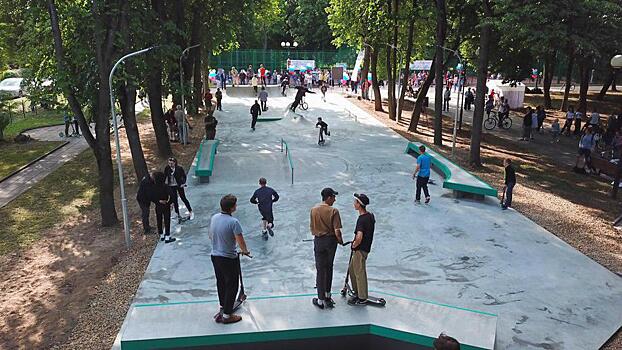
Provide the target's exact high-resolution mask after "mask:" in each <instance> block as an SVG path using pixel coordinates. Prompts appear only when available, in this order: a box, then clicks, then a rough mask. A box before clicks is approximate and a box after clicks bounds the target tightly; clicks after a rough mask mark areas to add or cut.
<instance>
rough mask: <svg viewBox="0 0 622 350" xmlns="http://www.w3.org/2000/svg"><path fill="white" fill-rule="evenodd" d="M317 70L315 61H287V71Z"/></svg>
mask: <svg viewBox="0 0 622 350" xmlns="http://www.w3.org/2000/svg"><path fill="white" fill-rule="evenodd" d="M313 68H315V60H287V70H289V71H293V70H309V69H313Z"/></svg>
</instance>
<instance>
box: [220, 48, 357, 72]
mask: <svg viewBox="0 0 622 350" xmlns="http://www.w3.org/2000/svg"><path fill="white" fill-rule="evenodd" d="M288 57H289V58H290V59H293V60H315V65H316V66H317V67H320V68H328V67H331V66H333V65H334V64H335V63H347V64H348V67H353V66H354V61H355V60H356V52H355V51H354V50H353V49H350V48H342V49H339V50H334V51H304V50H297V49H291V50H271V49H269V50H261V49H245V50H235V51H229V52H222V53H220V54H218V55H213V54H212V55H210V59H209V65H210V67H212V68H224V69H227V70H228V69H230V68H231V67H236V68H237V69H238V70H239V69H241V68H246V67H248V65H249V64H252V65H253V67H254V68H255V69H256V68H258V67H259V64H260V63H263V65H264V67H266V69H269V70H272V69H285V68H286V65H287V58H288Z"/></svg>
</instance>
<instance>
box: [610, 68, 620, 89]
mask: <svg viewBox="0 0 622 350" xmlns="http://www.w3.org/2000/svg"><path fill="white" fill-rule="evenodd" d="M618 71H619V69H615V70H614V71H613V79H612V80H611V91H618V87H617V85H616V79H617V78H618Z"/></svg>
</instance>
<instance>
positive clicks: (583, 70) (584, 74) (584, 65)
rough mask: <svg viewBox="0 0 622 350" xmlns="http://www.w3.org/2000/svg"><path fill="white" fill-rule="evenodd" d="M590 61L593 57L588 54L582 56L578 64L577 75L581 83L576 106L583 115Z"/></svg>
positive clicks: (588, 85)
mask: <svg viewBox="0 0 622 350" xmlns="http://www.w3.org/2000/svg"><path fill="white" fill-rule="evenodd" d="M592 62H593V59H592V58H591V57H589V56H588V57H584V58H582V59H581V62H580V64H579V72H580V73H579V75H580V77H581V83H580V87H579V106H578V107H577V111H579V112H581V113H583V115H585V113H586V112H587V92H588V89H589V87H590V75H591V72H592Z"/></svg>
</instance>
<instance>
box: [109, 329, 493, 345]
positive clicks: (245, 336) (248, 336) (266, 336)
mask: <svg viewBox="0 0 622 350" xmlns="http://www.w3.org/2000/svg"><path fill="white" fill-rule="evenodd" d="M365 334H371V335H376V336H380V337H383V338H388V339H393V340H398V341H402V342H405V343H411V344H417V345H423V346H428V347H432V343H433V342H434V339H435V338H433V337H429V336H425V335H420V334H415V333H409V332H404V331H400V330H397V329H392V328H387V327H383V326H377V325H374V324H362V325H351V326H337V327H321V328H307V329H295V330H281V331H267V332H248V333H234V334H216V335H204V336H191V337H176V338H164V339H148V340H130V341H121V348H122V349H123V350H144V349H167V348H178V347H192V346H214V345H224V344H244V343H260V342H274V341H282V340H300V339H313V338H325V337H339V336H352V335H365ZM460 348H461V349H464V350H484V348H481V347H478V346H472V345H468V344H461V345H460Z"/></svg>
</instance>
